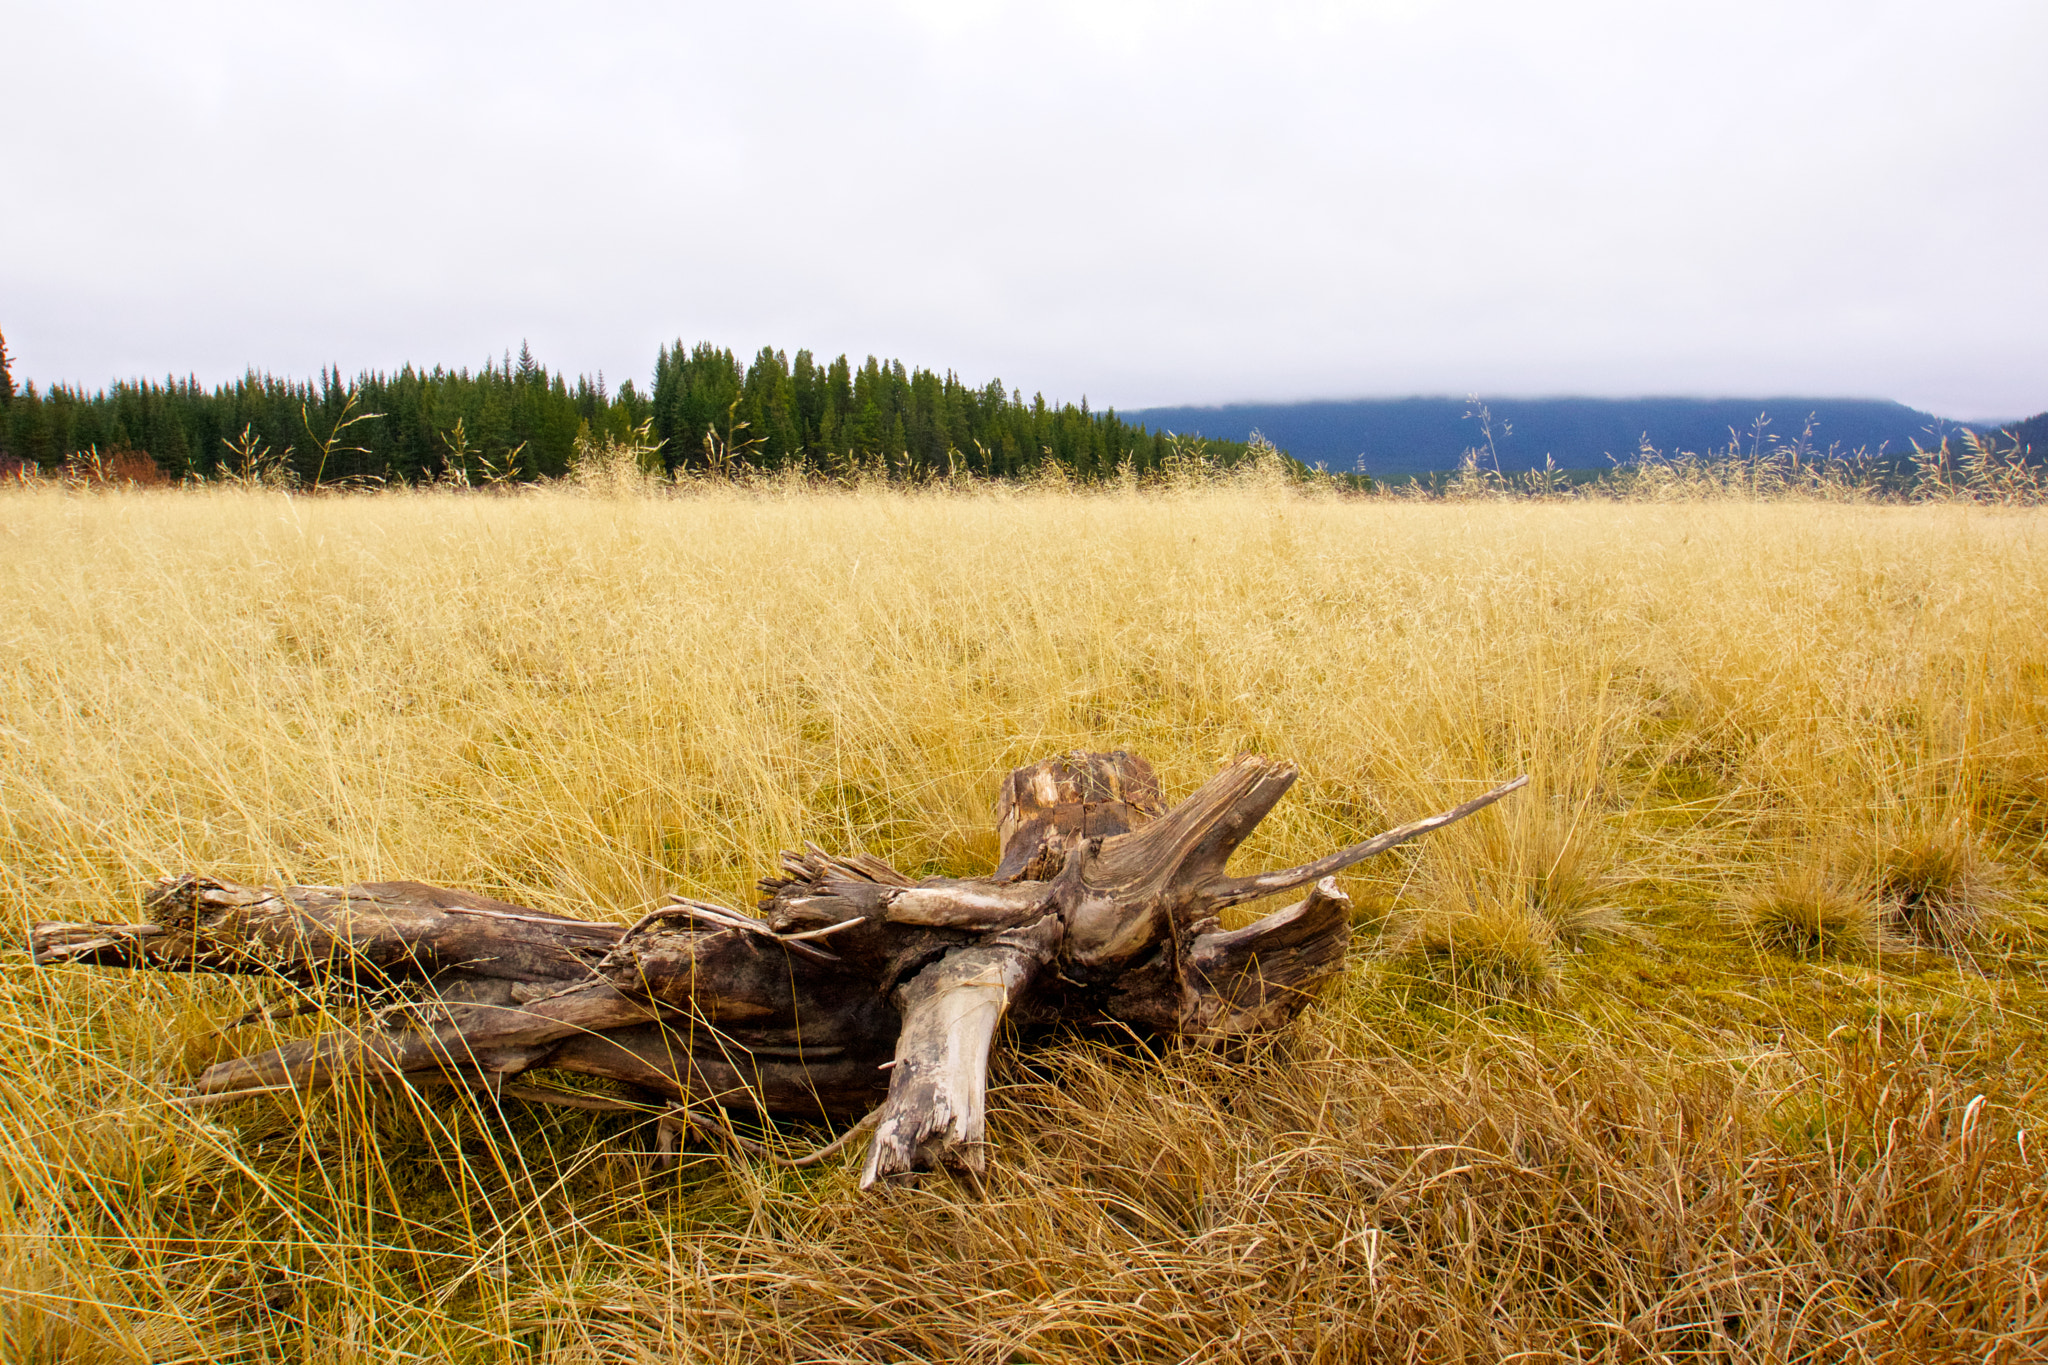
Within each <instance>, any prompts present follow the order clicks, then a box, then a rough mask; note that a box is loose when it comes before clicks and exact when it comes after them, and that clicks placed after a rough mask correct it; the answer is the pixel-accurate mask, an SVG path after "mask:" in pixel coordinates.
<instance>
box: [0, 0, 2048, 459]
mask: <svg viewBox="0 0 2048 1365" xmlns="http://www.w3.org/2000/svg"><path fill="white" fill-rule="evenodd" d="M0 48H4V54H5V55H4V61H0V71H4V73H5V74H4V77H0V92H4V102H0V108H4V110H5V117H6V136H7V146H8V155H7V157H6V161H5V169H4V171H0V331H4V332H5V334H6V338H7V342H8V346H9V348H10V350H11V351H12V352H13V353H14V354H15V356H16V357H17V366H18V370H17V373H18V375H19V376H21V377H28V378H33V379H35V380H37V381H39V382H41V383H44V384H47V383H49V382H50V381H53V380H63V381H67V382H72V383H83V384H86V385H91V386H97V385H99V384H102V383H104V382H106V381H108V380H110V379H113V378H116V377H121V376H131V375H137V374H147V375H155V376H162V375H164V374H166V373H168V372H176V373H178V374H180V375H183V374H187V373H194V374H197V375H198V376H199V377H200V378H201V379H204V380H209V381H214V380H222V379H227V378H231V377H233V376H235V375H237V374H239V373H241V372H242V371H243V370H245V369H246V368H248V367H251V366H254V367H257V368H262V369H268V370H271V371H275V372H279V373H287V374H295V375H305V374H310V373H313V372H314V371H316V370H317V369H318V368H319V367H320V366H321V365H322V364H325V363H330V362H335V363H339V364H340V365H341V366H342V367H343V368H344V369H345V370H349V371H353V370H356V369H358V368H362V367H366V366H370V367H390V366H395V365H397V364H399V363H401V362H404V361H408V360H410V361H413V362H415V363H421V362H424V363H427V364H433V363H443V364H451V365H452V364H469V365H475V364H477V363H479V362H481V361H482V360H483V359H484V358H485V357H486V356H495V355H497V354H499V353H500V352H502V351H503V350H505V349H506V348H507V347H510V348H512V349H514V350H516V349H517V348H518V346H519V343H520V341H521V340H522V339H527V340H530V341H531V343H532V345H533V349H534V351H535V353H536V354H537V355H538V356H539V357H540V358H541V359H542V360H543V361H544V362H546V363H548V364H550V365H551V366H554V367H558V368H566V369H568V370H570V371H572V372H573V371H595V370H598V369H600V368H601V369H603V370H604V371H605V373H606V375H607V376H608V377H609V378H610V379H611V380H612V381H613V382H614V383H616V382H617V380H619V379H620V378H623V377H626V376H629V375H631V376H638V377H642V378H643V379H644V377H645V376H646V375H647V374H648V373H649V371H650V370H651V368H652V365H653V358H654V351H655V348H656V347H657V346H658V345H659V344H660V343H662V342H663V341H670V340H674V339H676V338H678V337H680V338H683V339H685V340H687V341H696V340H700V339H704V340H712V341H716V342H718V343H719V344H721V345H727V346H731V347H734V348H735V349H737V350H739V351H741V352H742V353H743V354H745V353H751V352H752V351H753V350H756V349H758V348H759V347H760V346H762V345H764V344H772V345H775V346H780V347H785V348H788V349H789V350H791V351H792V352H793V351H794V350H795V349H796V348H798V347H801V346H808V347H810V348H811V349H813V350H814V351H816V352H819V353H822V354H828V355H829V354H837V353H839V352H841V351H846V352H851V353H852V354H853V355H854V357H855V358H856V360H858V359H859V358H860V357H861V356H863V355H866V354H868V353H870V352H873V353H878V354H882V355H893V356H901V357H902V358H903V359H905V360H906V361H909V362H910V363H912V364H922V365H928V366H932V367H935V368H952V369H956V370H958V371H960V372H961V374H962V377H963V378H965V379H967V380H968V381H970V382H974V383H979V382H981V381H983V380H985V379H987V378H989V377H991V376H998V375H999V376H1001V377H1002V378H1003V379H1004V380H1005V381H1007V382H1009V383H1010V384H1012V385H1017V386H1021V387H1022V388H1023V389H1024V390H1025V391H1026V393H1027V394H1028V393H1030V392H1032V391H1034V390H1038V391H1043V392H1044V393H1045V394H1046V395H1047V396H1048V397H1049V398H1061V399H1069V400H1071V399H1078V398H1079V397H1081V396H1082V395H1083V394H1086V395H1087V396H1088V398H1089V399H1090V400H1091V401H1092V402H1093V403H1095V404H1096V405H1097V406H1101V405H1105V404H1114V405H1116V406H1118V407H1121V408H1126V409H1129V408H1135V407H1140V406H1144V405H1147V404H1154V403H1220V402H1228V401H1233V400H1252V399H1288V398H1306V397H1351V396H1366V395H1386V394H1404V393H1448V394H1455V395H1463V394H1465V393H1467V392H1472V391H1478V392H1482V393H1486V394H1489V395H1500V396H1507V395H1517V394H1519V395H1530V394H1548V393H1583V394H1611V395H1635V394H1644V393H1686V394H1706V395H1721V394H1739V395H1745V396H1747V395H1756V396H1763V395H1776V394H1794V393H1797V394H1807V395H1829V396H1869V397H1886V398H1897V399H1900V400H1903V401H1906V402H1909V403H1912V404H1914V405H1916V406H1920V407H1925V408H1929V409H1931V410H1933V411H1935V412H1938V413H1940V414H1941V415H1943V416H1947V417H1955V418H1978V419H1983V418H2002V417H2015V416H2022V415H2025V414H2029V413H2033V412H2038V411H2041V410H2043V409H2044V408H2048V248H2044V245H2043V244H2044V242H2048V84H2044V83H2043V81H2042V79H2041V60H2042V53H2043V52H2044V51H2048V4H2044V3H2042V0H2009V2H2005V3H1997V2H1993V0H1921V2H1920V3H1889V2H1886V0H1862V2H1860V3H1805V2H1803V0H1761V2H1752V0H1716V2H1715V3H1711V4H1709V3H1703V2H1702V3H1691V4H1683V5H1680V4H1668V3H1654V0H1625V2H1623V3H1584V2H1582V0H1551V3H1545V4H1532V3H1529V0H1505V2H1504V3H1495V2H1493V0H1441V2H1433V0H1374V2H1367V3H1352V4H1327V5H1325V4H1288V3H1275V2H1274V0H1267V3H1261V4H1236V5H1205V4H1200V3H1190V2H1189V0H1175V3H1162V4H1150V3H1118V0H1087V2H1086V3H1075V4H1002V3H981V2H980V0H931V2H929V3H895V4H891V3H881V2H872V3H867V4H848V3H843V2H842V3H837V4H790V5H770V4H761V3H748V2H747V0H725V3H720V4H716V5H703V4H686V3H666V4H645V5H637V4H602V3H588V2H586V3H584V4H580V5H575V6H570V5H550V6H540V5H528V4H520V3H506V2H505V0H492V3H488V4H484V3H478V4H435V3H431V2H423V0H406V3H390V4H384V3H357V2H356V0H329V3H326V4H321V5H295V4H286V3H278V0H265V3H217V4H189V3H178V0H149V2H148V3H143V2H141V0H29V2H28V3H24V0H0Z"/></svg>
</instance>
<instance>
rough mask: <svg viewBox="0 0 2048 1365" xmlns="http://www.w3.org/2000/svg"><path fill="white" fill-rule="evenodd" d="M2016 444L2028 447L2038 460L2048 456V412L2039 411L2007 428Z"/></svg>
mask: <svg viewBox="0 0 2048 1365" xmlns="http://www.w3.org/2000/svg"><path fill="white" fill-rule="evenodd" d="M2005 430H2006V431H2007V433H2009V434H2010V435H2011V436H2012V439H2013V441H2014V442H2015V443H2016V444H2019V445H2022V446H2025V447H2027V449H2028V450H2029V451H2031V452H2032V454H2033V457H2034V458H2035V459H2037V460H2039V459H2043V458H2048V412H2038V413H2035V414H2034V415H2033V416H2032V417H2029V418H2028V419H2027V420H2026V421H2024V422H2014V423H2013V424H2012V425H2011V426H2009V427H2007V428H2006V429H2005Z"/></svg>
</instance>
